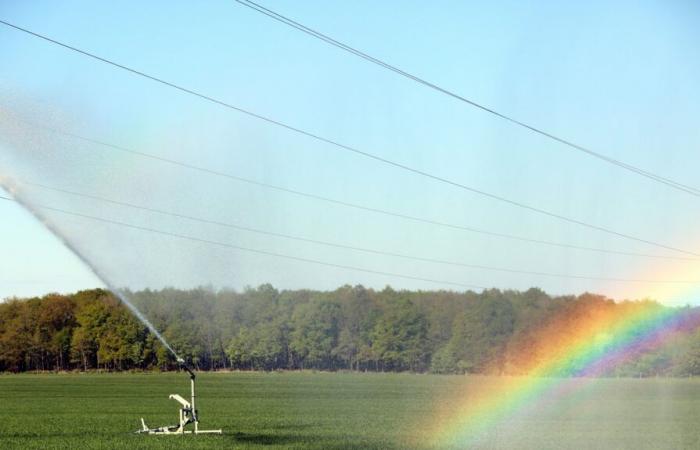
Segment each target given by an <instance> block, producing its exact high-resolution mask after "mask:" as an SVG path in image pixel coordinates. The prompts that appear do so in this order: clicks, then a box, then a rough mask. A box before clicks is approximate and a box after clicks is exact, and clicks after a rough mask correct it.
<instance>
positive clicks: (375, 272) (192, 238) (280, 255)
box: [0, 196, 488, 289]
mask: <svg viewBox="0 0 700 450" xmlns="http://www.w3.org/2000/svg"><path fill="white" fill-rule="evenodd" d="M0 199H2V200H7V201H15V200H14V199H12V198H9V197H5V196H0ZM32 206H33V207H36V208H41V209H45V210H47V211H53V212H57V213H61V214H66V215H70V216H74V217H80V218H83V219H89V220H93V221H97V222H102V223H107V224H110V225H117V226H120V227H125V228H131V229H134V230H139V231H146V232H149V233H154V234H160V235H163V236H169V237H173V238H177V239H183V240H188V241H193V242H198V243H201V244H208V245H213V246H218V247H224V248H230V249H233V250H238V251H242V252H246V253H255V254H259V255H265V256H272V257H275V258H282V259H288V260H292V261H299V262H304V263H309V264H316V265H320V266H326V267H333V268H336V269H344V270H352V271H356V272H364V273H370V274H373V275H382V276H389V277H395V278H404V279H407V280H414V281H423V282H429V283H435V284H442V285H449V286H458V287H461V288H467V289H488V288H487V287H484V286H477V285H473V284H464V283H459V282H455V281H443V280H434V279H431V278H422V277H414V276H412V275H404V274H399V273H393V272H383V271H379V270H372V269H365V268H362V267H355V266H346V265H343V264H335V263H329V262H325V261H319V260H316V259H310V258H302V257H299V256H292V255H286V254H283V253H275V252H269V251H266V250H260V249H254V248H249V247H241V246H238V245H233V244H229V243H226V242H219V241H213V240H209V239H202V238H198V237H195V236H188V235H185V234H179V233H171V232H169V231H163V230H158V229H156V228H148V227H142V226H139V225H132V224H129V223H125V222H120V221H116V220H111V219H105V218H102V217H96V216H91V215H88V214H82V213H76V212H73V211H67V210H65V209H61V208H54V207H51V206H46V205H32Z"/></svg>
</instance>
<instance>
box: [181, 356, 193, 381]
mask: <svg viewBox="0 0 700 450" xmlns="http://www.w3.org/2000/svg"><path fill="white" fill-rule="evenodd" d="M177 362H178V364H180V367H182V369H183V370H185V371H187V373H189V374H190V380H194V379H195V375H194V371H193V370H192V368H191V367H190V366H189V364H187V363H186V362H185V360H184V359H182V358H178V359H177Z"/></svg>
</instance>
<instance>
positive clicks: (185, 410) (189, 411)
mask: <svg viewBox="0 0 700 450" xmlns="http://www.w3.org/2000/svg"><path fill="white" fill-rule="evenodd" d="M183 367H184V369H185V370H186V371H187V372H189V374H190V390H191V396H192V398H191V400H190V401H189V402H188V401H187V400H185V399H184V398H182V397H181V396H179V395H178V394H170V396H169V397H168V398H170V399H172V400H175V401H176V402H178V403H180V405H182V407H181V408H180V409H179V410H178V414H179V417H180V422H179V424H178V425H168V426H164V427H158V428H148V426H147V425H146V421H144V420H143V417H142V418H141V429H140V430H138V431H137V432H136V433H145V434H180V435H184V434H221V433H222V431H221V430H200V429H199V417H198V415H197V410H196V409H195V404H194V399H195V396H194V378H195V377H194V372H192V370H190V368H189V367H187V366H186V365H184V364H183ZM191 423H193V424H194V430H185V427H186V426H187V425H189V424H191Z"/></svg>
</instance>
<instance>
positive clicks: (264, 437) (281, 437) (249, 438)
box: [229, 432, 313, 445]
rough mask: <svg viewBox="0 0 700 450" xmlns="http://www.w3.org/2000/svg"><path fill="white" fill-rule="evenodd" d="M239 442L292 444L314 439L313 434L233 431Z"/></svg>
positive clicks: (234, 437) (234, 438)
mask: <svg viewBox="0 0 700 450" xmlns="http://www.w3.org/2000/svg"><path fill="white" fill-rule="evenodd" d="M229 436H230V437H232V438H233V440H234V441H236V442H237V443H239V444H258V445H290V444H299V443H302V442H308V441H309V440H311V439H313V436H311V435H299V434H290V433H287V434H279V433H274V434H265V433H242V432H237V433H232V434H230V435H229Z"/></svg>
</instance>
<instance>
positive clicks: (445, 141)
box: [0, 1, 700, 303]
mask: <svg viewBox="0 0 700 450" xmlns="http://www.w3.org/2000/svg"><path fill="white" fill-rule="evenodd" d="M561 3H562V2H536V3H525V2H489V3H488V4H483V3H482V2H479V3H478V4H477V3H476V2H475V3H465V2H442V3H430V4H427V3H424V2H406V3H401V4H400V5H399V4H398V3H393V2H383V3H379V4H377V3H376V2H352V3H346V4H337V3H331V2H277V1H275V2H272V1H270V2H266V3H265V5H266V6H268V7H270V8H272V9H275V10H277V11H279V12H281V13H283V14H286V15H288V16H290V17H292V18H294V19H296V20H299V21H300V22H302V23H304V24H306V25H308V26H310V27H312V28H316V29H318V30H319V31H322V32H325V33H328V34H330V35H332V36H333V37H335V38H336V39H338V40H341V41H343V42H347V43H348V44H351V45H353V46H356V47H357V48H360V49H362V50H363V51H365V52H367V53H369V54H371V55H374V56H376V57H379V58H382V59H385V60H387V61H389V62H391V63H392V64H395V65H397V66H399V67H401V68H403V69H405V70H407V71H410V72H413V73H415V74H417V75H419V76H421V77H424V78H426V79H428V80H431V81H433V82H435V83H437V84H440V85H443V86H445V87H447V88H449V89H451V90H454V91H456V92H458V93H460V94H462V95H464V96H466V97H468V98H470V99H473V100H475V101H477V102H480V103H483V104H485V105H487V106H489V107H492V108H494V109H496V110H498V111H501V112H503V113H506V114H508V115H511V116H513V117H516V118H518V119H521V120H523V121H526V122H528V123H531V124H533V125H535V126H539V127H541V128H544V129H546V130H548V131H550V132H552V133H554V134H557V135H560V136H562V137H565V138H567V139H569V140H572V141H574V142H577V143H580V144H583V145H586V146H588V147H590V148H593V149H596V150H598V151H600V152H602V153H605V154H607V155H610V156H612V157H615V158H618V159H621V160H624V161H626V162H629V163H631V164H634V165H637V166H639V167H642V168H645V169H647V170H652V171H655V172H658V173H659V174H661V175H663V176H667V177H670V178H673V179H675V180H678V181H681V182H684V183H687V184H691V185H692V184H695V185H696V187H697V185H698V183H697V182H696V179H697V167H698V163H700V151H699V149H698V145H699V144H700V127H697V117H699V116H700V114H699V113H700V88H699V87H698V83H697V80H698V79H700V48H699V47H698V45H697V42H700V30H698V29H697V27H696V24H697V22H698V19H699V18H700V17H699V16H700V10H699V8H698V6H697V5H695V4H694V3H693V2H675V3H669V2H616V3H615V4H614V5H611V4H609V2H586V3H573V2H566V3H567V4H561ZM0 17H2V19H3V20H6V21H9V22H12V23H15V24H17V25H19V26H22V27H26V28H29V29H31V30H34V31H36V32H39V33H42V34H45V35H48V36H49V37H52V38H55V39H57V40H60V41H62V42H65V43H68V44H71V45H75V46H77V47H79V48H82V49H85V50H87V51H91V52H94V53H96V54H98V55H101V56H104V57H108V58H111V59H113V60H115V61H117V62H120V63H122V64H125V65H128V66H130V67H134V68H136V69H138V70H142V71H144V72H147V73H149V74H153V75H156V76H158V77H161V78H164V79H166V80H169V81H172V82H175V83H178V84H180V85H183V86H187V87H189V88H191V89H194V90H198V91H201V92H203V93H205V94H208V95H211V96H214V97H217V98H220V99H222V100H226V101H229V102H231V103H233V104H235V105H238V106H241V107H243V108H246V109H249V110H251V111H254V112H257V113H261V114H264V115H267V116H270V117H273V118H276V119H278V120H281V121H283V122H286V123H289V124H291V125H293V126H296V127H299V128H303V129H306V130H309V131H311V132H314V133H317V134H319V135H322V136H326V137H329V138H332V139H334V140H337V141H340V142H343V143H346V144H349V145H352V146H354V147H357V148H360V149H363V150H367V151H370V152H373V153H376V154H379V155H382V156H384V157H387V158H390V159H394V160H397V161H400V162H403V163H406V164H408V165H412V166H415V167H418V168H421V169H423V170H426V171H429V172H433V173H436V174H439V175H441V176H444V177H446V178H450V179H454V180H456V181H460V182H463V183H465V184H468V185H470V186H474V187H476V188H479V189H482V190H485V191H489V192H493V193H495V194H498V195H501V196H504V197H508V198H512V199H514V200H517V201H522V202H525V203H528V204H531V205H533V206H536V207H540V208H543V209H547V210H550V211H553V212H556V213H560V214H563V215H567V216H570V217H573V218H575V219H580V220H584V221H587V222H591V223H595V224H598V225H602V226H605V227H609V228H612V229H616V230H620V231H624V232H626V233H629V234H633V235H637V236H640V237H644V238H648V239H651V240H656V241H661V242H665V243H668V244H671V245H674V246H678V247H683V248H687V249H690V250H692V251H696V252H700V236H698V232H697V230H698V225H699V224H700V208H698V198H697V197H693V196H690V195H687V194H683V193H681V192H677V191H674V190H671V189H669V188H667V187H664V186H661V185H659V184H656V183H653V182H651V181H649V180H647V179H644V178H640V177H638V176H635V175H632V174H630V173H627V172H625V171H622V170H620V169H619V168H616V167H613V166H610V165H606V164H604V163H601V162H600V161H597V160H594V159H591V158H588V157H586V156H584V155H582V154H580V153H577V152H573V151H571V150H570V149H567V148H566V147H562V146H561V145H560V144H556V143H553V142H551V141H547V140H546V139H544V138H542V137H540V136H536V135H533V134H532V133H529V132H527V131H525V130H522V129H519V128H517V127H514V126H512V125H511V124H508V123H505V122H503V121H499V120H498V119H496V118H494V117H492V116H489V115H487V114H485V113H483V112H481V111H478V110H476V109H474V108H471V107H469V106H467V105H464V104H462V103H459V102H456V101H454V100H452V99H450V98H447V97H445V96H441V95H438V94H436V93H435V92H433V91H430V90H427V89H425V88H423V87H421V86H419V85H416V84H415V83H412V82H411V81H409V80H406V79H403V78H401V77H397V76H396V75H395V74H392V73H389V72H387V71H384V70H382V69H380V68H378V67H376V66H373V65H370V64H368V63H366V62H364V61H362V60H359V59H357V58H354V57H352V56H350V55H347V54H345V53H343V52H340V51H338V50H337V49H334V48H331V47H329V46H327V45H325V44H323V43H321V42H319V41H316V40H314V39H311V38H309V37H308V36H305V35H303V34H301V33H299V32H296V31H294V30H292V29H290V28H287V27H285V26H283V25H280V24H278V23H276V22H274V21H272V20H271V19H268V18H266V17H264V16H261V15H259V14H257V13H254V12H252V11H250V10H249V9H247V8H244V7H242V6H240V5H238V4H237V3H235V2H233V1H228V2H226V1H222V2H209V3H206V4H197V5H194V4H192V3H191V2H161V3H159V2H152V3H148V4H145V5H144V4H141V3H137V2H132V3H129V2H126V3H123V4H120V5H118V6H117V5H111V4H107V3H105V4H97V3H96V2H62V3H61V4H60V5H59V4H57V3H55V2H32V3H31V4H29V3H27V4H24V3H14V4H9V3H4V4H2V6H0ZM0 58H1V59H2V61H4V64H3V65H2V66H1V67H0V108H1V109H0V111H1V112H2V113H3V116H2V117H0V119H2V120H1V121H0V122H4V124H5V125H4V126H3V130H2V133H0V134H2V140H0V172H2V175H5V176H7V177H10V178H12V179H13V180H32V181H41V182H44V183H46V184H49V185H52V186H54V187H61V188H65V189H72V190H75V191H80V192H83V193H91V194H95V195H101V196H103V197H107V198H110V199H116V200H120V201H128V202H132V203H139V204H142V205H144V206H151V207H158V208H160V209H168V210H173V211H177V212H179V213H186V214H191V215H196V216H198V217H205V218H210V219H213V220H220V221H228V222H235V223H237V224H241V225H244V226H251V227H255V228H260V229H265V230H269V231H273V232H281V233H287V234H294V235H299V236H304V237H312V238H315V239H321V240H326V241H333V242H338V243H343V244H349V245H356V246H362V247H370V248H377V249H382V250H386V251H394V252H402V253H407V254H412V255H418V256H423V257H434V258H442V259H450V260H455V261H461V262H466V263H473V264H482V265H490V266H498V267H507V268H516V269H524V270H532V271H547V272H564V273H572V274H580V275H591V276H602V277H619V278H645V279H660V278H663V279H671V280H678V279H682V280H700V266H699V265H698V264H697V262H678V261H666V260H656V259H649V258H631V257H622V256H611V255H601V254H595V253H586V252H577V251H571V250H563V249H556V248H551V247H541V246H533V245H532V244H524V243H517V242H513V241H504V240H499V239H494V238H486V237H484V236H481V235H475V234H469V233H464V232H456V231H449V230H445V229H440V228H436V227H430V226H425V225H419V224H415V223H406V222H402V221H398V220H396V219H391V218H387V217H379V216H376V215H371V214H368V213H360V212H358V211H352V210H348V209H345V208H340V207H334V206H329V205H328V204H320V203H318V202H313V201H310V200H304V199H300V198H297V197H294V196H289V195H286V194H280V193H277V192H270V191H265V190H261V189H259V188H254V187H252V186H246V185H241V184H235V183H232V182H230V181H227V180H222V179H216V178H213V177H210V176H204V175H202V174H197V173H191V172H188V171H184V170H182V169H177V168H174V167H170V166H167V165H163V164H158V163H154V162H153V161H145V160H140V159H138V158H136V157H133V156H128V155H124V154H119V153H118V152H109V151H105V150H104V149H96V148H94V146H88V145H85V144H84V143H82V144H81V143H76V142H71V141H70V140H69V139H65V138H60V139H53V138H49V137H46V136H44V135H43V134H42V132H40V131H36V132H33V131H30V130H28V129H25V128H21V127H17V126H16V123H15V122H14V121H15V120H17V119H18V118H19V120H29V121H32V122H35V123H36V122H38V123H43V124H47V125H49V126H52V127H54V128H59V129H63V130H66V131H70V132H73V133H77V134H81V135H84V136H88V137H91V138H96V139H100V140H104V141H108V142H111V143H114V144H118V145H123V146H126V147H129V148H134V149H139V150H143V151H148V152H150V153H154V154H158V155H161V156H166V157H170V158H174V159H178V160H182V161H186V162H190V163H193V164H198V165H201V166H206V167H212V168H216V169H220V170H223V171H226V172H229V173H234V174H237V175H240V176H245V177H248V178H253V179H256V180H259V181H263V182H267V183H274V184H277V185H282V186H286V187H289V188H292V189H297V190H302V191H306V192H314V193H319V194H322V195H325V196H328V197H333V198H337V199H341V200H344V201H349V202H353V203H361V204H365V205H368V206H371V207H376V208H384V209H390V210H393V211H397V212H402V213H406V214H411V215H421V216H425V217H429V218H431V219H434V220H439V221H443V222H450V223H458V224H463V225H466V226H473V227H478V228H485V229H489V230H493V231H496V232H502V233H509V234H517V235H522V236H528V237H531V238H534V239H548V240H555V241H560V242H568V243H573V244H576V245H582V246H594V247H603V248H609V249H615V250H623V251H633V252H644V253H654V254H670V253H669V252H667V251H662V250H659V249H654V248H653V247H649V246H646V245H644V244H640V243H635V242H630V241H625V240H622V239H619V238H615V237H612V236H608V235H605V234H602V233H599V232H594V231H592V230H587V229H585V228H581V227H577V226H575V225H571V224H566V223H562V222H560V221H556V220H553V219H551V218H546V217H543V216H540V215H536V214H533V213H530V212H526V211H522V210H518V209H515V208H513V207H511V206H508V205H504V204H498V203H494V202H493V201H492V200H489V199H485V198H483V197H479V196H475V195H472V194H468V193H466V192H463V191H459V190H455V189H453V188H450V187H448V186H445V185H440V184H438V183H435V182H432V181H429V180H425V179H422V178H420V177H416V176H415V175H411V174H407V173H404V172H401V171H398V170H395V169H392V168H389V167H386V166H381V165H378V164H377V163H376V162H372V161H369V160H365V159H362V158H359V157H358V156H356V155H352V154H348V153H343V152H341V151H339V150H338V149H336V148H333V147H329V146H327V145H323V144H320V143H318V142H314V141H312V140H309V139H307V138H304V137H301V136H298V135H294V134H290V133H289V132H288V131H284V130H281V129H279V128H275V127H271V126H270V125H269V124H265V123H262V122H260V121H256V120H254V119H251V118H249V117H246V116H243V115H240V114H237V113H234V112H232V111H229V110H226V109H222V108H220V107H216V106H215V105H211V104H208V103H206V102H203V101H201V100H198V99H195V98H192V97H188V96H185V95H182V94H180V93H178V92H175V91H173V90H172V89H168V88H166V87H163V86H159V85H156V84H153V83H152V82H149V81H147V80H144V79H140V78H138V77H135V76H133V75H131V74H128V73H124V72H120V71H117V70H115V69H114V68H111V67H109V66H105V65H103V64H100V63H97V62H95V61H92V60H89V59H86V58H84V57H82V56H80V55H76V54H74V53H70V52H68V51H66V50H64V49H61V48H58V47H55V46H52V45H50V44H47V43H46V42H42V41H39V40H37V39H35V38H31V37H29V36H27V35H24V34H22V33H18V32H16V31H13V30H11V29H8V28H6V27H0ZM20 128H21V129H20ZM18 130H19V131H18ZM44 134H45V133H44ZM25 195H26V198H28V199H29V200H30V201H32V202H34V203H40V204H51V205H53V206H60V207H62V208H65V209H70V210H71V211H79V212H82V213H85V214H92V215H95V216H100V217H108V218H111V219H114V220H120V221H124V222H129V223H133V224H138V225H141V226H149V227H153V228H158V229H163V230H166V231H171V232H182V233H185V234H188V235H192V236H199V237H202V236H206V237H209V238H212V239H215V240H219V241H225V242H230V243H234V244H236V245H241V246H247V247H251V248H256V249H261V250H265V251H274V252H278V253H285V254H289V255H296V256H299V257H304V258H313V259H318V260H323V261H327V262H332V263H337V264H344V265H352V266H357V267H364V268H368V269H372V270H378V271H385V272H396V273H402V274H409V275H412V276H418V277H424V278H434V279H438V280H447V279H449V280H457V281H459V282H462V283H465V284H476V285H483V286H494V287H499V288H515V289H525V288H527V287H530V286H540V287H543V288H545V289H546V290H548V291H550V292H553V293H580V292H583V291H586V290H589V291H596V292H601V293H605V294H608V295H611V296H614V297H616V298H622V297H640V296H645V295H649V296H653V297H656V298H659V299H660V300H663V301H667V302H672V303H677V302H693V303H694V302H697V301H698V300H697V298H698V294H700V289H698V287H697V286H695V287H693V286H689V285H682V286H680V285H670V286H669V285H659V284H652V285H649V284H639V283H607V282H596V281H591V280H571V279H558V278H553V277H535V276H526V275H516V274H507V273H502V272H493V271H484V270H476V269H463V268H459V269H458V268H454V267H445V266H436V265H430V264H423V263H416V262H411V261H406V260H397V259H395V258H388V257H371V258H370V257H368V256H367V255H366V254H359V253H357V252H354V253H353V252H348V251H342V250H337V249H327V248H319V247H318V246H310V245H302V244H300V243H299V242H290V241H287V240H283V239H271V238H269V237H261V236H256V235H251V234H250V233H248V234H246V233H232V232H231V231H230V230H221V229H215V228H213V227H209V226H203V225H201V224H194V223H191V222H186V223H183V222H181V221H173V220H172V219H171V218H164V217H160V216H158V217H154V216H153V215H149V214H145V213H139V212H134V211H133V210H128V209H124V208H115V207H113V206H109V207H108V206H105V205H104V204H98V203H95V202H86V201H85V200H84V199H76V198H69V197H66V196H61V195H54V194H50V193H47V192H45V191H41V190H36V189H34V190H27V191H26V192H25ZM0 211H1V214H2V216H1V217H2V218H3V220H2V224H1V225H0V232H1V233H0V245H1V246H2V247H1V250H2V253H3V254H4V255H5V258H2V262H1V263H0V273H1V275H0V297H4V296H9V295H15V294H16V295H28V294H41V293H44V292H46V291H49V290H58V291H70V290H74V289H77V288H79V287H91V286H94V285H96V284H97V281H96V279H95V278H94V276H93V275H91V274H90V273H89V271H87V270H85V269H84V268H83V267H82V266H81V264H80V263H79V262H78V260H77V259H76V258H75V257H74V256H72V255H71V254H70V252H68V251H67V250H65V249H64V248H63V247H62V245H61V244H60V242H59V241H58V240H56V239H54V238H52V237H51V236H50V234H49V233H48V232H47V231H46V230H45V229H44V228H43V227H42V226H41V225H40V224H38V223H37V222H36V221H35V219H34V218H32V217H31V216H30V215H29V214H27V213H26V212H24V211H23V210H21V209H20V208H19V206H17V205H13V204H10V203H8V202H3V203H0ZM47 220H48V221H49V222H51V223H52V225H53V226H55V227H56V228H57V229H59V230H60V231H61V232H62V233H63V234H64V236H65V237H66V238H67V239H68V240H70V241H71V242H72V243H74V244H75V245H76V246H77V247H78V248H79V249H80V250H81V251H83V252H84V253H85V255H86V256H87V257H88V259H89V260H90V261H92V262H93V263H94V264H95V265H96V266H98V267H99V269H100V270H101V271H102V272H103V273H105V274H106V276H107V277H109V278H110V282H111V283H113V284H114V285H117V286H127V287H133V288H141V287H146V286H150V287H159V286H163V285H178V286H183V287H185V286H191V285H197V284H212V285H214V286H231V287H236V288H241V287H243V286H245V285H247V284H251V285H255V284H258V283H261V282H266V281H270V282H272V283H273V284H275V285H278V286H280V287H291V288H296V287H312V288H333V287H335V286H337V285H340V284H344V283H352V284H355V283H364V284H367V285H371V286H375V287H381V286H383V285H385V284H392V285H394V286H397V287H406V288H436V287H439V286H436V285H433V284H430V283H423V282H417V281H409V280H402V279H395V278H392V277H387V276H376V275H369V274H366V273H360V272H353V271H347V270H341V269H331V268H323V267H317V266H313V265H308V264H303V263H299V262H291V261H283V260H279V259H275V258H272V257H263V256H259V255H257V256H256V255H245V254H235V252H233V253H232V252H230V251H228V250H223V249H220V248H212V247H211V246H204V245H198V244H193V243H190V242H181V241H178V240H176V239H171V238H166V237H162V236H152V235H148V234H147V233H143V232H136V231H130V230H124V229H118V228H115V227H113V226H107V225H103V224H96V223H88V222H86V221H84V220H78V219H75V218H68V217H65V216H61V215H51V214H49V215H47ZM8 255H9V256H8Z"/></svg>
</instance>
